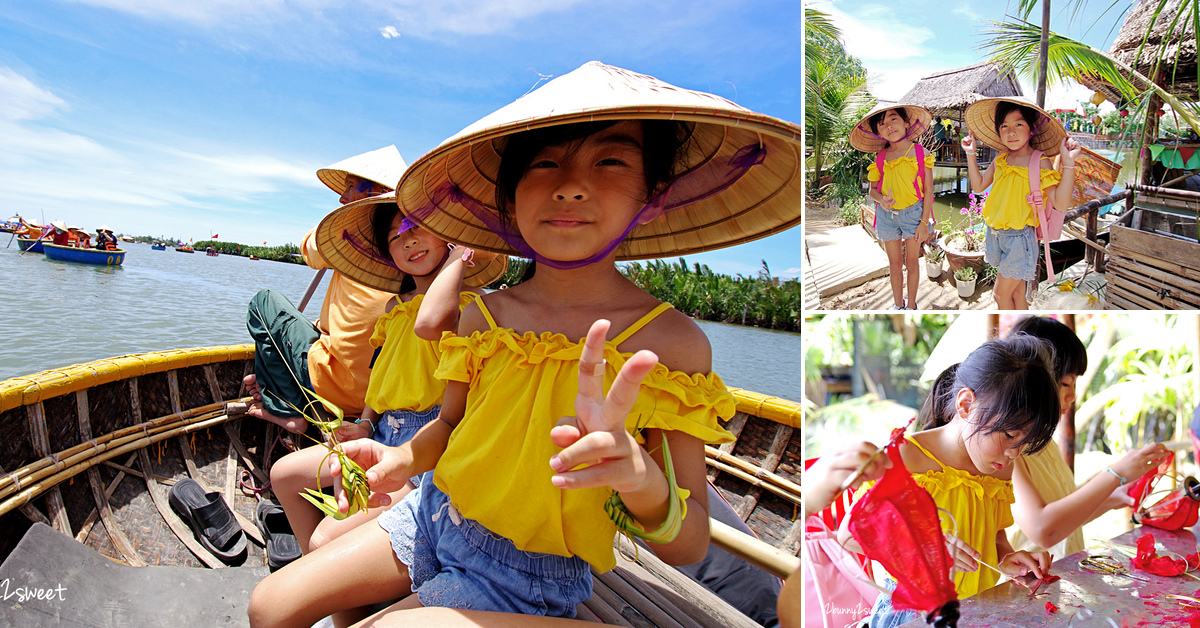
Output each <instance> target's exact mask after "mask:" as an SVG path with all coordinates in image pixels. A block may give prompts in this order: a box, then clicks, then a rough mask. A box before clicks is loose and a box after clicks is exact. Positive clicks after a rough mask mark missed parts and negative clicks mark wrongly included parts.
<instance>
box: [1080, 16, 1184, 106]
mask: <svg viewBox="0 0 1200 628" xmlns="http://www.w3.org/2000/svg"><path fill="white" fill-rule="evenodd" d="M1158 4H1159V0H1139V1H1138V2H1137V3H1136V4H1134V6H1133V8H1132V9H1130V11H1129V14H1128V15H1126V16H1125V23H1124V24H1123V25H1122V26H1121V32H1119V33H1117V38H1116V39H1115V40H1113V44H1112V47H1111V48H1109V51H1108V52H1109V54H1110V55H1112V57H1113V58H1114V59H1116V60H1117V61H1118V62H1119V63H1122V64H1124V65H1127V66H1129V67H1132V68H1133V69H1134V70H1136V71H1137V72H1139V73H1141V74H1142V75H1144V76H1146V77H1148V78H1150V79H1152V80H1154V81H1155V82H1156V83H1158V84H1159V85H1160V86H1162V87H1164V88H1165V89H1166V90H1167V91H1169V92H1170V93H1172V94H1174V95H1175V96H1177V97H1179V98H1181V99H1183V100H1189V101H1196V100H1200V97H1198V94H1197V82H1196V27H1195V24H1194V23H1193V22H1192V21H1191V16H1190V15H1184V16H1182V17H1181V18H1180V19H1179V21H1178V23H1175V18H1176V16H1177V15H1178V14H1179V10H1180V8H1181V7H1182V6H1183V1H1182V0H1168V1H1167V2H1166V4H1165V6H1163V10H1162V12H1161V13H1159V14H1158V17H1157V18H1155V16H1154V12H1155V10H1157V8H1158ZM1151 19H1153V20H1154V24H1153V26H1152V25H1151V24H1150V21H1151ZM1173 23H1175V24H1174V29H1172V28H1171V27H1172V24H1173ZM1168 33H1169V35H1170V36H1169V37H1168ZM1143 39H1144V44H1145V46H1144V47H1142V46H1143ZM1139 48H1141V54H1140V55H1139V54H1138V49H1139ZM1160 55H1161V57H1162V66H1161V67H1160V69H1159V73H1158V76H1157V77H1155V76H1151V73H1152V72H1153V71H1154V65H1155V63H1156V62H1157V61H1158V59H1159V57H1160ZM1077 80H1078V81H1079V82H1080V83H1082V84H1083V85H1085V86H1087V87H1089V88H1091V89H1093V90H1095V91H1098V92H1101V93H1103V94H1104V95H1105V96H1106V97H1107V98H1108V99H1109V100H1110V101H1112V102H1120V101H1121V97H1120V94H1119V93H1118V92H1117V91H1116V89H1114V88H1113V87H1112V86H1111V85H1109V84H1108V83H1106V82H1104V81H1101V80H1099V79H1096V78H1094V77H1090V76H1080V77H1077Z"/></svg>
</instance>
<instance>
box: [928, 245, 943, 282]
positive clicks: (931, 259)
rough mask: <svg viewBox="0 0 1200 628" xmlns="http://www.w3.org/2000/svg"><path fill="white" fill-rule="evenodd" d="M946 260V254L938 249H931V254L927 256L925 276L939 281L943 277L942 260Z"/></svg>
mask: <svg viewBox="0 0 1200 628" xmlns="http://www.w3.org/2000/svg"><path fill="white" fill-rule="evenodd" d="M945 258H946V253H945V252H943V251H942V249H940V248H938V247H930V249H929V252H928V253H926V254H925V274H926V275H928V276H929V278H930V279H937V278H939V277H941V276H942V260H944V259H945Z"/></svg>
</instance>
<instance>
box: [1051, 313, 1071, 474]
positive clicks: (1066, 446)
mask: <svg viewBox="0 0 1200 628" xmlns="http://www.w3.org/2000/svg"><path fill="white" fill-rule="evenodd" d="M1062 323H1063V325H1066V326H1067V327H1070V328H1071V331H1072V332H1074V331H1075V315H1074V314H1063V318H1062ZM1065 410H1066V411H1065V412H1063V413H1062V415H1060V416H1059V417H1058V429H1056V430H1055V431H1054V442H1055V443H1057V444H1058V451H1059V453H1061V454H1062V457H1063V460H1064V461H1066V463H1067V466H1068V467H1071V473H1074V472H1075V402H1071V407H1070V408H1066V409H1065Z"/></svg>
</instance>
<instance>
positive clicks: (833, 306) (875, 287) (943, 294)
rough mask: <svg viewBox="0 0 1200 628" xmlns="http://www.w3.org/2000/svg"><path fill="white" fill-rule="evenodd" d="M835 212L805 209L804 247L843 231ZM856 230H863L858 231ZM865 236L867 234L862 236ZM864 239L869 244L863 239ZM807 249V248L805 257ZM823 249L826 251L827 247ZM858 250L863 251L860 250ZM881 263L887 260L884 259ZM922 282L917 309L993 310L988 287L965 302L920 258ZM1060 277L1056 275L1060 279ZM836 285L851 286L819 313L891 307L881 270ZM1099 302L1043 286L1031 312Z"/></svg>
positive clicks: (869, 255) (1091, 278) (1077, 271)
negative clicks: (933, 275) (931, 275)
mask: <svg viewBox="0 0 1200 628" xmlns="http://www.w3.org/2000/svg"><path fill="white" fill-rule="evenodd" d="M835 217H836V210H834V209H832V208H823V207H816V206H815V204H810V205H808V206H806V208H805V215H804V220H805V222H804V228H805V243H806V245H808V244H809V243H810V242H811V243H813V244H818V243H823V242H828V241H830V239H831V238H832V237H833V236H832V235H831V234H833V233H837V232H839V231H840V230H841V229H844V227H843V226H842V225H839V224H838V223H837V221H836V218H835ZM859 231H862V230H861V229H859ZM862 234H863V236H866V232H865V231H863V232H862ZM866 241H868V242H869V241H870V240H869V239H867V240H866ZM872 246H873V247H874V249H873V250H870V251H866V252H865V254H863V255H861V257H863V258H866V259H875V256H876V251H878V253H879V254H882V248H881V247H880V246H879V244H878V243H872ZM812 250H814V249H810V250H809V253H810V257H812V256H811V253H812ZM826 250H827V251H828V249H826ZM860 252H862V251H861V250H860ZM839 254H841V255H845V256H847V257H848V259H853V257H852V256H853V255H854V253H852V252H849V251H846V252H840V251H839ZM884 259H885V260H886V256H885V258H884ZM816 267H817V264H816V261H814V263H813V269H814V273H816V272H817V268H816ZM1084 270H1085V269H1084V265H1083V264H1082V263H1079V264H1076V265H1074V266H1072V267H1071V268H1068V269H1066V270H1065V271H1062V272H1061V273H1060V274H1061V275H1063V276H1066V277H1069V278H1073V279H1075V280H1076V282H1077V283H1081V282H1080V281H1079V277H1080V276H1081V275H1083V274H1084ZM920 272H921V282H920V285H919V286H918V287H917V309H918V310H990V309H996V301H995V299H993V298H992V289H991V285H990V284H989V285H982V286H976V288H975V293H974V294H973V295H972V296H971V297H969V298H966V299H963V298H962V297H960V296H958V287H957V285H956V284H955V282H954V278H953V277H952V276H951V274H950V272H949V270H944V271H943V272H942V275H941V276H940V277H939V278H938V279H936V280H931V279H929V278H928V277H927V276H926V274H925V262H924V258H922V260H921V267H920ZM1060 278H1061V277H1060ZM1084 279H1085V281H1086V283H1087V284H1088V287H1089V288H1095V287H1097V286H1100V285H1103V283H1104V277H1103V276H1102V275H1097V274H1096V273H1094V272H1093V273H1088V274H1087V276H1086V278H1084ZM840 281H843V282H846V283H851V284H855V285H853V286H852V287H848V288H845V289H841V290H839V291H837V292H835V293H833V294H828V295H825V296H822V297H821V298H820V302H819V305H818V309H821V310H887V309H888V308H890V307H891V306H892V288H891V281H890V279H889V278H888V276H887V274H886V272H885V273H884V274H883V275H882V276H877V277H873V278H870V279H866V280H865V281H863V282H861V283H860V282H857V281H848V280H847V279H846V278H845V277H842V278H841V279H840ZM805 300H806V301H810V299H809V297H808V295H805ZM1100 305H1101V304H1099V303H1097V302H1091V303H1089V301H1088V299H1087V298H1086V297H1085V296H1084V295H1083V294H1081V293H1080V292H1062V291H1060V290H1058V289H1057V288H1054V287H1051V286H1049V285H1048V284H1047V283H1045V282H1043V284H1042V285H1041V286H1040V287H1039V291H1038V293H1037V295H1036V296H1035V297H1034V301H1033V304H1032V308H1031V309H1043V310H1045V309H1052V310H1083V309H1094V308H1099V307H1100Z"/></svg>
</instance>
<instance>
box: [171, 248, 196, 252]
mask: <svg viewBox="0 0 1200 628" xmlns="http://www.w3.org/2000/svg"><path fill="white" fill-rule="evenodd" d="M175 250H176V251H178V252H180V253H195V252H196V250H195V249H193V248H192V247H190V246H177V247H175Z"/></svg>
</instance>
